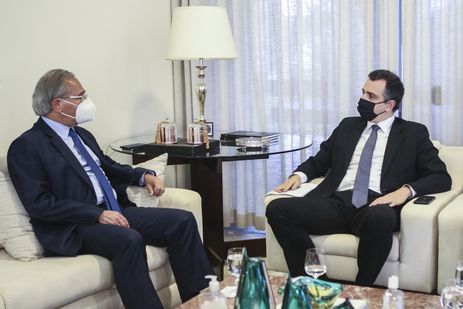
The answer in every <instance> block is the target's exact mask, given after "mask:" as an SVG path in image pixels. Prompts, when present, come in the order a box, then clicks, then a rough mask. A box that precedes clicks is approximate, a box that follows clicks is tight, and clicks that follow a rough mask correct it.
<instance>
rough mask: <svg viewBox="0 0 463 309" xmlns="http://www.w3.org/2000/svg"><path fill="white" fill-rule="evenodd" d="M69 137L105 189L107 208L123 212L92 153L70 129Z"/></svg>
mask: <svg viewBox="0 0 463 309" xmlns="http://www.w3.org/2000/svg"><path fill="white" fill-rule="evenodd" d="M69 136H70V137H71V138H72V140H73V141H74V146H75V147H76V148H77V150H78V151H79V152H80V154H81V155H82V156H83V157H84V159H85V161H87V164H88V165H89V166H90V168H91V169H92V172H93V173H94V174H95V176H96V179H97V180H98V182H99V183H100V186H101V189H103V195H104V199H105V202H106V206H107V207H109V208H110V209H111V210H114V211H118V212H121V209H120V208H119V204H118V203H117V200H116V198H115V197H114V193H113V188H112V187H111V184H110V183H109V181H108V179H107V178H106V176H105V175H104V174H103V171H102V170H101V168H100V167H99V166H98V164H96V162H95V160H93V158H92V156H91V155H90V153H89V152H88V151H87V149H85V146H84V144H83V143H82V142H81V140H80V138H79V137H78V136H77V133H76V131H74V129H72V128H71V129H69Z"/></svg>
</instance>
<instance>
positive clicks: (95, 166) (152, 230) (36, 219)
mask: <svg viewBox="0 0 463 309" xmlns="http://www.w3.org/2000/svg"><path fill="white" fill-rule="evenodd" d="M33 109H34V111H35V113H36V114H37V115H38V116H40V117H39V119H38V121H37V122H36V123H35V124H34V126H33V127H32V128H31V129H30V130H28V131H26V132H25V133H23V134H22V135H21V136H20V137H18V138H17V139H16V140H15V141H14V142H13V143H12V144H11V146H10V149H9V150H8V169H9V172H10V174H11V179H12V181H13V184H14V186H15V188H16V191H17V192H18V195H19V197H20V199H21V202H22V203H23V205H24V207H25V208H26V210H27V212H28V213H29V215H30V217H31V223H32V226H33V228H34V232H35V234H36V235H37V238H38V240H39V241H40V243H41V244H42V245H43V247H44V248H45V250H46V254H48V255H63V256H74V255H78V254H97V255H101V256H104V257H106V258H108V259H110V260H111V261H112V266H113V272H114V280H115V282H116V287H117V289H118V291H119V294H120V296H121V298H122V301H123V303H124V305H125V306H126V307H127V308H162V304H161V302H160V300H159V297H158V295H157V294H156V291H155V289H154V286H153V284H152V282H151V280H150V277H149V271H148V266H147V261H146V252H145V245H146V244H148V245H153V246H159V247H167V252H168V253H169V260H170V264H171V266H172V270H173V272H174V275H175V278H176V281H177V284H178V287H179V291H180V296H181V297H182V300H184V301H185V300H187V299H189V298H191V297H192V296H194V295H196V294H197V293H198V292H199V291H200V290H201V289H203V288H204V287H206V286H207V282H206V280H205V278H204V276H205V275H207V274H211V273H212V269H211V267H210V264H209V261H208V258H207V256H206V254H205V251H204V248H203V246H202V243H201V239H200V236H199V233H198V229H197V225H196V221H195V219H194V217H193V215H192V214H191V213H190V212H187V211H183V210H179V209H161V208H142V207H136V205H135V204H133V203H132V202H130V201H129V200H128V198H127V193H126V189H127V186H129V185H139V186H145V187H146V189H147V190H148V191H149V193H150V195H153V194H154V195H157V196H160V195H161V194H162V193H163V192H164V184H163V182H162V180H160V179H159V178H158V177H156V174H155V173H154V171H149V170H145V169H142V168H136V169H133V168H132V167H131V166H129V165H121V164H118V163H116V162H115V161H113V160H112V159H111V158H109V157H107V156H106V155H104V154H103V152H102V150H101V149H100V147H99V146H98V143H97V141H96V139H95V137H94V136H93V135H92V134H91V133H90V132H89V131H87V130H85V129H83V128H81V127H79V126H78V124H81V123H84V122H87V121H90V120H92V119H93V116H94V113H95V109H96V106H95V105H94V104H93V102H92V101H91V100H90V98H88V97H87V94H86V92H85V89H84V88H83V87H82V85H81V83H80V82H79V81H78V80H77V79H76V77H75V76H74V75H73V74H72V73H71V72H68V71H65V70H61V69H57V70H52V71H49V72H48V73H46V74H45V75H44V76H43V77H42V78H41V79H40V80H39V82H38V83H37V86H36V88H35V91H34V94H33ZM70 288H72V287H70Z"/></svg>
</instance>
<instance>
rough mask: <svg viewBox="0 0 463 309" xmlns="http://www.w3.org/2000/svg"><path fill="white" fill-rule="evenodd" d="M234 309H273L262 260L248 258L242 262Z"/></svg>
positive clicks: (272, 300)
mask: <svg viewBox="0 0 463 309" xmlns="http://www.w3.org/2000/svg"><path fill="white" fill-rule="evenodd" d="M234 308H236V309H248V308H250V309H251V308H252V309H274V308H275V300H274V298H273V292H272V286H271V284H270V281H269V278H268V273H267V267H266V265H265V261H264V259H262V258H255V257H250V258H246V254H245V258H244V261H243V269H242V270H241V277H240V281H239V286H238V292H237V293H236V298H235V305H234Z"/></svg>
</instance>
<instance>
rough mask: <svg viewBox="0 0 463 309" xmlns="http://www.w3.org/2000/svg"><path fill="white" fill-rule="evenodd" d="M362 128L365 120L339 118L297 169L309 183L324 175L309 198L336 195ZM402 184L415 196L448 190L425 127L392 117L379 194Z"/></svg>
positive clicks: (448, 181)
mask: <svg viewBox="0 0 463 309" xmlns="http://www.w3.org/2000/svg"><path fill="white" fill-rule="evenodd" d="M366 125H367V123H366V121H364V120H362V119H361V118H360V117H349V118H345V119H343V120H342V121H341V123H340V124H339V126H338V127H337V128H336V129H335V130H334V131H333V133H332V134H331V136H330V137H329V138H328V139H327V140H326V141H324V142H323V143H322V144H321V145H320V151H319V152H318V153H317V154H316V155H315V156H313V157H310V158H309V159H308V160H307V161H305V162H304V163H302V164H301V165H299V166H298V167H297V169H296V171H300V172H303V173H304V174H306V175H307V177H308V179H309V181H310V180H312V179H314V178H317V177H321V176H325V179H324V180H323V181H322V182H321V183H320V184H319V185H318V186H317V187H316V188H315V189H314V190H312V191H311V192H310V193H309V196H311V197H328V196H331V195H332V194H333V193H334V192H336V189H337V188H338V187H339V185H340V184H341V181H342V179H343V178H344V176H345V174H346V171H347V168H348V166H349V163H350V161H351V159H352V155H353V154H354V150H355V146H356V145H357V142H358V140H359V138H360V136H361V134H362V132H363V130H364V129H365V127H366ZM404 184H408V185H410V186H412V187H413V189H414V190H415V191H416V193H417V195H423V194H432V193H438V192H443V191H447V190H450V187H451V185H452V180H451V178H450V175H449V174H448V173H447V169H446V166H445V163H444V162H442V160H441V159H440V158H439V156H438V151H437V149H436V148H435V147H434V146H433V144H432V142H431V141H430V140H429V133H428V130H427V129H426V127H425V126H424V125H422V124H419V123H416V122H412V121H406V120H404V119H401V118H396V119H395V120H394V123H393V124H392V127H391V131H390V132H389V137H388V140H387V144H386V150H385V153H384V159H383V165H382V169H381V183H380V185H381V192H382V193H383V194H387V193H390V192H393V191H395V190H397V189H399V188H400V187H401V186H403V185H404Z"/></svg>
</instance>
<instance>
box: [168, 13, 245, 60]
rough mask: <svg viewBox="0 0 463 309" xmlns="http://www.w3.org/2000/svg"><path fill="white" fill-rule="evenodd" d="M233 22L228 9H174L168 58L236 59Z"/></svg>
mask: <svg viewBox="0 0 463 309" xmlns="http://www.w3.org/2000/svg"><path fill="white" fill-rule="evenodd" d="M236 57H237V54H236V48H235V42H234V41H233V36H232V32H231V29H230V23H229V22H228V16H227V12H226V10H225V8H223V7H217V6H184V7H177V8H175V9H174V14H173V16H172V25H171V27H170V33H169V44H168V47H167V59H171V60H194V59H200V58H203V59H233V58H236Z"/></svg>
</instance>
